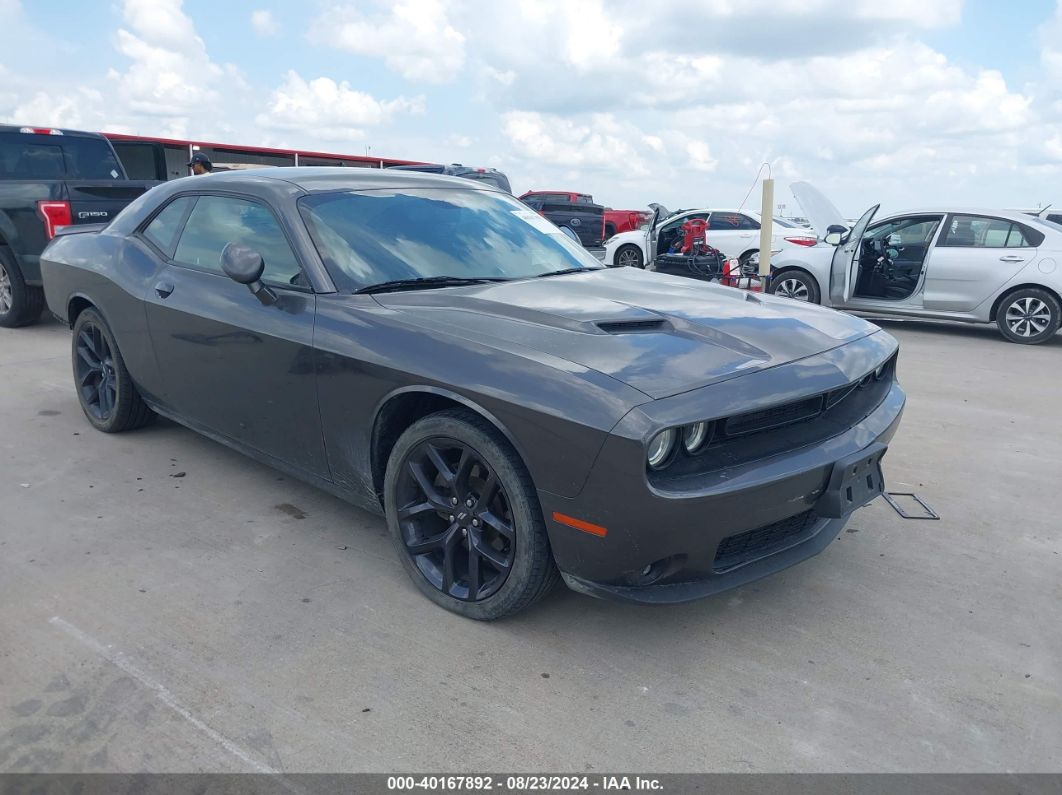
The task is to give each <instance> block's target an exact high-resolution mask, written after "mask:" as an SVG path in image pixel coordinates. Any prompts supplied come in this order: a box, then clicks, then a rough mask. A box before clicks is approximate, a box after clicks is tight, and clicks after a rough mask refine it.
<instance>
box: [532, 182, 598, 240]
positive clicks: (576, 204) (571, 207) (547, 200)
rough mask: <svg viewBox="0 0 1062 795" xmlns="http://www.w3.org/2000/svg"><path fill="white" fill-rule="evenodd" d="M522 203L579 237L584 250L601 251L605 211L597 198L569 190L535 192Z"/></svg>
mask: <svg viewBox="0 0 1062 795" xmlns="http://www.w3.org/2000/svg"><path fill="white" fill-rule="evenodd" d="M520 201H522V202H523V203H524V204H526V205H527V206H528V207H530V208H531V209H532V210H534V211H535V212H537V213H538V214H539V215H543V216H545V217H546V218H548V219H549V220H550V221H552V222H553V223H555V224H556V225H557V226H559V227H560V228H561V229H567V230H568V231H569V232H572V233H574V234H575V236H576V237H578V238H579V242H580V243H582V244H583V247H584V248H599V247H600V246H601V240H602V237H603V235H604V232H605V208H604V207H602V206H601V205H600V204H594V197H593V196H590V195H589V194H586V193H571V192H569V191H552V190H533V191H528V192H527V193H525V194H524V195H522V196H521V197H520Z"/></svg>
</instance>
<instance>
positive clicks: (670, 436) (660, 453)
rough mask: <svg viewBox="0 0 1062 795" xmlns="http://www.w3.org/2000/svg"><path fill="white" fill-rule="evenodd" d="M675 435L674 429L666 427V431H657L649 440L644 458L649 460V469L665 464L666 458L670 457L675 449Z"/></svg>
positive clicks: (658, 467) (661, 466) (660, 467)
mask: <svg viewBox="0 0 1062 795" xmlns="http://www.w3.org/2000/svg"><path fill="white" fill-rule="evenodd" d="M675 436H676V433H675V429H674V428H668V429H667V430H666V431H661V432H660V433H658V434H657V435H656V436H654V437H653V440H652V441H651V442H649V450H648V452H647V454H646V459H647V460H648V461H649V468H650V469H662V468H663V467H665V466H666V465H667V462H668V460H669V459H670V458H671V453H672V451H674V449H675Z"/></svg>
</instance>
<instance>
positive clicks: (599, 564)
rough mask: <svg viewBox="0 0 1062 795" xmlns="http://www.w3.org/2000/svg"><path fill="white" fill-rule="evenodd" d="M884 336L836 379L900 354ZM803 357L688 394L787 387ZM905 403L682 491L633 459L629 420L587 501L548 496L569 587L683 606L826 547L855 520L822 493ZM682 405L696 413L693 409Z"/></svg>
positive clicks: (877, 440) (610, 443)
mask: <svg viewBox="0 0 1062 795" xmlns="http://www.w3.org/2000/svg"><path fill="white" fill-rule="evenodd" d="M880 336H881V338H879V339H876V340H875V339H874V338H875V337H879V335H873V337H872V338H868V340H869V341H868V342H865V343H858V344H857V343H853V345H855V346H856V347H858V348H861V349H862V350H863V352H864V353H865V354H866V356H865V357H860V356H856V357H855V359H856V361H855V362H854V363H852V364H851V370H852V372H851V373H845V372H839V373H838V374H837V375H836V376H835V378H834V381H839V382H841V383H843V382H844V379H850V378H851V377H852V376H853V375H855V376H858V373H859V372H863V371H865V367H866V366H867V365H866V361H874V360H875V359H876V358H878V357H881V358H885V357H887V356H888V355H890V349H889V348H888V345H887V344H884V345H883V344H882V343H885V342H886V340H887V341H889V342H891V338H890V337H888V336H887V335H880ZM892 345H893V346H894V345H895V343H894V342H893V343H892ZM845 347H850V346H845ZM875 347H876V348H877V349H878V350H877V352H876V353H875V352H874V349H875ZM838 350H843V349H838ZM831 355H832V357H833V359H834V361H835V363H836V362H840V361H843V355H840V356H839V355H838V354H837V353H836V352H830V354H824V355H822V357H812V359H813V360H814V359H821V360H820V361H808V360H805V362H804V363H803V365H804V372H805V377H807V374H808V373H811V372H816V371H818V372H819V373H823V374H825V372H826V370H827V369H828V368H826V367H825V363H826V361H827V360H828V359H829V357H830V356H831ZM801 364H802V363H795V364H793V365H786V366H785V367H782V368H774V370H775V372H772V371H764V372H762V373H758V374H754V375H750V376H746V377H743V378H741V379H734V381H732V382H729V384H730V386H729V387H728V385H727V383H724V384H720V385H717V386H715V387H707V388H705V389H704V390H696V392H695V393H688V394H687V395H683V396H679V398H680V399H681V402H682V403H684V404H689V403H690V402H691V401H693V402H696V401H698V400H700V401H702V402H703V401H705V400H709V399H712V397H713V396H714V395H715V394H718V400H719V401H720V402H722V403H724V404H725V403H726V402H727V401H728V400H731V399H734V398H735V397H736V396H737V395H736V392H735V390H739V389H747V388H748V387H747V385H746V386H745V387H742V386H740V385H739V384H737V382H738V381H742V382H746V381H750V380H759V381H761V382H762V386H764V387H767V386H769V385H770V384H771V383H772V382H775V383H781V381H780V380H779V379H785V377H786V373H785V372H784V371H785V370H786V369H788V368H793V367H797V366H800V365H801ZM808 365H810V368H809V367H808ZM789 375H790V376H791V375H792V373H789ZM823 377H825V375H824V376H823ZM835 385H836V384H834V386H835ZM805 388H806V385H805ZM696 393H703V394H701V395H698V394H696ZM766 394H773V395H777V394H778V392H777V391H774V392H770V391H768V392H767V393H766ZM670 400H671V401H674V400H675V399H670ZM905 401H906V395H905V394H904V392H903V390H902V389H901V388H900V386H899V384H897V383H895V382H893V383H892V384H891V385H890V387H889V389H888V392H887V393H886V394H885V396H884V398H883V399H882V400H881V402H880V403H879V404H878V405H877V406H876V407H875V408H874V409H873V410H872V411H871V412H870V413H869V414H867V415H866V416H865V417H863V418H862V419H861V420H860V421H859V422H857V423H855V424H853V425H851V426H850V427H848V428H847V430H845V431H843V432H842V433H840V434H837V435H834V436H832V437H830V438H827V439H824V440H821V441H819V442H817V443H815V444H811V445H806V446H803V447H800V448H799V449H796V450H792V451H790V452H786V453H782V454H779V455H773V456H770V457H769V458H766V459H762V460H758V461H752V462H748V463H743V464H740V465H736V466H733V467H729V468H727V469H723V470H718V471H715V472H712V473H707V474H705V475H704V476H697V477H696V478H687V479H685V481H684V482H683V484H682V486H681V488H675V489H671V490H665V489H663V488H660V487H658V486H654V485H653V484H652V483H650V482H649V480H648V479H647V478H646V476H645V471H644V464H642V466H641V467H632V466H631V465H630V462H631V458H632V456H634V455H638V454H639V453H640V451H641V450H643V449H644V448H643V447H642V443H641V441H640V438H637V433H636V432H626V431H627V430H629V429H624V428H623V427H622V426H624V422H621V423H620V426H617V429H616V431H614V432H613V434H612V435H610V437H609V439H608V440H607V441H606V443H605V445H604V446H603V448H602V450H601V453H600V455H599V456H598V459H597V462H596V464H595V466H594V468H593V471H592V472H591V473H590V476H589V477H588V479H587V482H586V485H585V486H584V488H583V490H582V491H581V492H580V494H579V495H578V496H577V497H574V498H570V499H569V498H563V497H558V496H556V495H553V494H550V493H547V492H540V493H539V498H540V501H541V503H542V508H543V512H544V515H545V517H546V520H547V525H548V526H549V528H550V541H551V544H552V546H553V551H554V556H555V558H556V560H557V565H558V566H559V568H560V570H561V573H562V576H563V578H564V580H565V582H566V583H567V584H568V586H569V587H570V588H572V589H573V590H576V591H580V592H582V593H587V594H590V595H592V596H598V597H606V598H617V599H625V600H630V601H636V602H643V603H652V604H666V603H676V602H685V601H690V600H693V599H699V598H702V597H705V596H709V595H711V594H715V593H718V592H720V591H724V590H727V589H730V588H734V587H737V586H739V585H743V584H745V583H748V582H751V581H753V580H757V579H760V578H762V577H765V576H767V575H769V574H772V573H774V572H777V571H780V570H782V569H785V568H787V567H789V566H792V565H793V564H795V563H799V562H800V561H802V560H806V559H807V558H809V557H812V556H814V555H816V554H818V553H819V552H821V551H822V550H823V549H825V548H826V547H827V546H828V545H829V543H830V542H831V541H832V540H834V539H835V538H836V537H837V534H838V532H839V531H840V529H841V528H842V527H843V526H844V524H845V522H846V521H847V519H848V516H840V517H837V516H836V512H834V513H833V515H832V516H831V515H830V511H827V510H824V509H823V503H822V497H823V494H824V492H825V491H826V489H827V486H828V484H829V482H830V478H831V475H833V473H834V470H835V467H834V465H835V464H836V463H837V462H838V461H841V460H848V459H850V458H851V457H852V456H859V455H860V454H861V453H863V452H866V451H870V450H876V449H879V448H878V446H879V445H881V446H885V445H887V444H888V443H889V441H890V440H891V439H892V437H893V435H894V434H895V432H896V429H897V427H898V426H899V422H900V417H901V415H902V412H903V407H904V403H905ZM659 402H661V403H663V402H667V401H659ZM672 408H673V407H671V408H665V411H670V410H672ZM680 410H681V411H683V412H684V411H687V410H688V405H686V406H684V407H683V408H682V409H680ZM692 416H696V415H692ZM692 416H691V415H687V417H689V418H691V419H692ZM642 460H643V461H644V458H643V459H642ZM820 512H821V513H820ZM554 513H557V514H561V515H562V516H569V517H577V518H579V519H581V520H583V521H587V522H591V523H593V524H595V525H599V526H601V527H604V528H606V529H607V535H605V536H603V537H602V536H600V535H596V536H595V535H591V534H588V533H585V532H580V531H579V530H577V529H574V528H572V527H570V526H567V525H565V524H563V523H561V522H558V521H555V520H554V519H553V517H554Z"/></svg>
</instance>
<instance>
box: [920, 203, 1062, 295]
mask: <svg viewBox="0 0 1062 795" xmlns="http://www.w3.org/2000/svg"><path fill="white" fill-rule="evenodd" d="M1042 240H1043V235H1042V234H1041V233H1040V232H1037V231H1036V230H1035V229H1032V228H1031V227H1028V226H1026V225H1025V224H1020V223H1017V222H1014V221H1010V220H1009V219H1006V218H995V217H992V216H987V215H973V214H969V215H967V214H961V213H953V214H951V215H949V216H948V217H947V218H946V219H945V221H944V229H943V230H942V231H941V233H940V235H939V237H938V238H937V244H936V245H935V246H934V247H933V253H932V256H931V257H930V260H929V263H928V264H927V266H926V286H925V303H924V306H925V308H926V310H927V311H935V312H971V311H973V310H974V309H975V308H976V307H978V306H979V305H980V304H982V303H984V301H985V300H987V299H988V298H989V297H990V296H991V295H993V294H994V293H995V292H996V291H997V290H998V289H999V288H1000V287H1002V286H1003V285H1004V284H1006V283H1007V282H1008V281H1010V280H1011V279H1012V278H1013V277H1014V276H1015V275H1016V274H1017V273H1018V271H1020V270H1021V269H1022V268H1024V267H1025V266H1026V265H1028V264H1029V263H1031V262H1033V261H1034V260H1035V259H1036V253H1037V249H1036V246H1038V245H1039V244H1040V242H1041V241H1042Z"/></svg>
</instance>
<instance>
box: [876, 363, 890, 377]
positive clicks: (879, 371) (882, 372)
mask: <svg viewBox="0 0 1062 795" xmlns="http://www.w3.org/2000/svg"><path fill="white" fill-rule="evenodd" d="M885 364H888V362H886V363H885ZM884 375H885V365H884V364H879V365H878V369H877V370H875V371H874V380H876V381H880V380H881V379H882V376H884Z"/></svg>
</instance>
